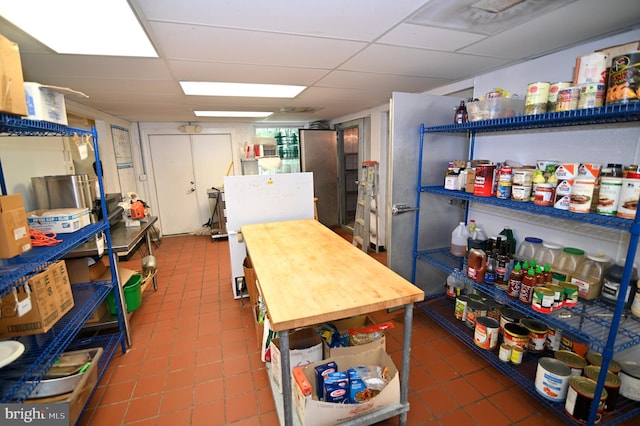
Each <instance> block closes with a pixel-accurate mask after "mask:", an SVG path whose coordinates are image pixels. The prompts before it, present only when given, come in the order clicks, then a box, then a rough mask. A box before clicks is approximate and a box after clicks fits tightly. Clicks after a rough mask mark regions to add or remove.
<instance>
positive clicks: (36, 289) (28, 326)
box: [0, 260, 74, 338]
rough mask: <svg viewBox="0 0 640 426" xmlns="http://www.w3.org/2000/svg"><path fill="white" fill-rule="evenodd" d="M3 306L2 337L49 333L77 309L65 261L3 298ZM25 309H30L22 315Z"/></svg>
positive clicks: (0, 328)
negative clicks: (66, 315) (70, 312)
mask: <svg viewBox="0 0 640 426" xmlns="http://www.w3.org/2000/svg"><path fill="white" fill-rule="evenodd" d="M27 299H29V300H30V305H29V304H28V302H27ZM1 305H2V317H0V338H7V337H18V336H27V335H31V334H40V333H46V332H47V331H49V330H50V329H51V328H52V327H53V326H54V325H55V324H56V323H57V322H58V321H59V320H60V319H61V318H62V317H63V316H64V314H66V313H67V312H69V311H70V310H71V308H73V306H74V300H73V294H72V292H71V284H70V283H69V276H68V275H67V267H66V265H65V262H64V260H59V261H57V262H56V263H54V264H52V265H50V266H49V267H47V269H45V270H44V271H42V272H40V273H39V274H36V275H34V276H33V277H31V278H30V279H29V281H28V282H27V283H25V285H22V286H19V287H17V288H16V289H14V291H13V292H12V293H9V294H8V295H7V296H4V297H3V298H2V303H1ZM24 306H30V309H29V310H27V311H26V312H21V309H23V307H24ZM24 309H25V310H26V308H24Z"/></svg>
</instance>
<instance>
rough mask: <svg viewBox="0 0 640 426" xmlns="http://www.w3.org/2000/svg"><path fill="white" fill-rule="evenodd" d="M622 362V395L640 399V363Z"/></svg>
mask: <svg viewBox="0 0 640 426" xmlns="http://www.w3.org/2000/svg"><path fill="white" fill-rule="evenodd" d="M620 364H621V365H622V370H620V375H619V377H620V382H621V383H620V395H622V396H624V397H625V398H628V399H630V400H632V401H640V364H638V363H636V362H633V361H622V362H621V363H620Z"/></svg>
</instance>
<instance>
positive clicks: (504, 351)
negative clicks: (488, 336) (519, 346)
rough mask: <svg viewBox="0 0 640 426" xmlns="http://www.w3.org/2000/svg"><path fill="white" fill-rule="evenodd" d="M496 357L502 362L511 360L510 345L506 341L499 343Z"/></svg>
mask: <svg viewBox="0 0 640 426" xmlns="http://www.w3.org/2000/svg"><path fill="white" fill-rule="evenodd" d="M498 358H499V359H500V361H502V362H509V361H510V360H511V346H509V345H508V344H506V343H503V344H501V345H500V351H499V352H498Z"/></svg>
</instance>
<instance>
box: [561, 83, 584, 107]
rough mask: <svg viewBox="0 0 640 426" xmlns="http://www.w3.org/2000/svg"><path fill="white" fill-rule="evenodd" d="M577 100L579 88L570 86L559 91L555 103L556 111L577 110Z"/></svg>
mask: <svg viewBox="0 0 640 426" xmlns="http://www.w3.org/2000/svg"><path fill="white" fill-rule="evenodd" d="M579 99H580V88H579V87H575V86H572V87H566V88H564V89H562V90H560V93H559V94H558V102H557V103H556V111H571V110H574V109H576V108H578V100H579Z"/></svg>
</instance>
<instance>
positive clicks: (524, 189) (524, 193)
mask: <svg viewBox="0 0 640 426" xmlns="http://www.w3.org/2000/svg"><path fill="white" fill-rule="evenodd" d="M530 196H531V185H529V186H525V185H513V186H512V187H511V199H513V200H515V201H529V197H530Z"/></svg>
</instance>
